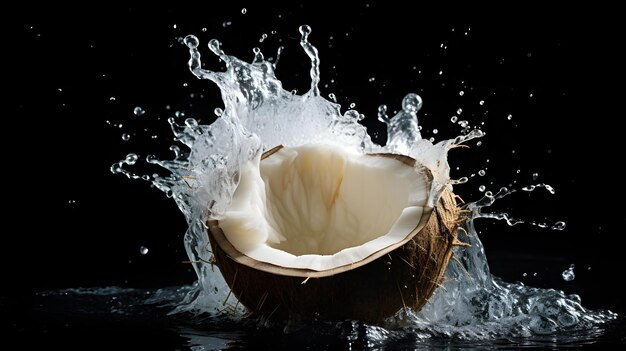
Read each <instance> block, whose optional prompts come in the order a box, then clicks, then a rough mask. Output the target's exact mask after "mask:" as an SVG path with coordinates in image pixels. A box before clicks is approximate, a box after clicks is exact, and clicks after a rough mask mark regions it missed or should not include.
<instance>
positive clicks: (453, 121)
mask: <svg viewBox="0 0 626 351" xmlns="http://www.w3.org/2000/svg"><path fill="white" fill-rule="evenodd" d="M458 120H459V117H457V116H452V117H450V122H452V123H456V121H458Z"/></svg>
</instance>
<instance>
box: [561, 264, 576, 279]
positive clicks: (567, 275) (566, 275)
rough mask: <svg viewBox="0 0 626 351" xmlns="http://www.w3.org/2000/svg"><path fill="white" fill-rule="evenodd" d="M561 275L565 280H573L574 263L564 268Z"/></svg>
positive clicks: (574, 275) (574, 276)
mask: <svg viewBox="0 0 626 351" xmlns="http://www.w3.org/2000/svg"><path fill="white" fill-rule="evenodd" d="M561 276H562V277H563V280H565V281H566V282H571V281H572V280H574V278H576V274H574V264H572V265H570V266H569V268H568V269H566V270H564V271H563V274H561Z"/></svg>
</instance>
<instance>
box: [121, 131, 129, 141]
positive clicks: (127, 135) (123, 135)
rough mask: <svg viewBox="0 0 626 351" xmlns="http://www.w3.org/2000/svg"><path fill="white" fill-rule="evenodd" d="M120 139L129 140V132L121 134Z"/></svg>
mask: <svg viewBox="0 0 626 351" xmlns="http://www.w3.org/2000/svg"><path fill="white" fill-rule="evenodd" d="M122 140H124V141H128V140H130V134H128V133H124V134H122Z"/></svg>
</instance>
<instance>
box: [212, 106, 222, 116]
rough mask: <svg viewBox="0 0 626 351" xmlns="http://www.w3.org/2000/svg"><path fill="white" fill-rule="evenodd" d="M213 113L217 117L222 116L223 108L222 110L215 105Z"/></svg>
mask: <svg viewBox="0 0 626 351" xmlns="http://www.w3.org/2000/svg"><path fill="white" fill-rule="evenodd" d="M213 113H215V115H216V116H217V117H222V115H223V114H224V110H222V109H221V108H219V107H216V108H215V110H213Z"/></svg>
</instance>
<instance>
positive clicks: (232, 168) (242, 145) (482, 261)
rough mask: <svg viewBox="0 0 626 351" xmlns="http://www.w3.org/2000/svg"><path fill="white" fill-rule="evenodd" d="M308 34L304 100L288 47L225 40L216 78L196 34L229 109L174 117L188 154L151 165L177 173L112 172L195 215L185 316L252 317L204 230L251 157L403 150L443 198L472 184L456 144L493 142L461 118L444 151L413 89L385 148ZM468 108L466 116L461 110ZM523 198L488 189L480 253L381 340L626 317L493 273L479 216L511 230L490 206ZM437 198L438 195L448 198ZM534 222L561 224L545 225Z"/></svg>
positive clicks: (503, 333)
mask: <svg viewBox="0 0 626 351" xmlns="http://www.w3.org/2000/svg"><path fill="white" fill-rule="evenodd" d="M300 33H301V41H300V45H301V46H302V48H303V49H304V51H305V53H306V54H307V55H308V57H309V59H310V60H311V69H310V76H311V86H310V89H309V90H308V91H307V92H306V93H304V94H302V95H298V94H295V93H291V92H288V91H286V90H284V89H283V88H282V83H281V81H280V80H278V79H277V78H276V76H275V70H276V68H277V64H278V57H279V56H280V53H281V51H282V48H279V50H278V55H277V59H276V60H275V62H274V63H272V62H269V61H267V60H265V59H264V56H263V53H262V52H261V50H260V49H258V48H255V49H254V50H253V53H254V59H253V61H252V62H251V63H247V62H244V61H242V60H240V59H238V58H236V57H233V56H229V55H227V54H226V53H225V51H224V50H223V49H222V45H221V43H220V42H219V41H218V40H216V39H213V40H210V41H209V43H208V46H209V49H210V51H211V52H213V54H215V55H216V56H217V57H218V58H219V59H220V60H222V61H223V62H224V63H225V65H226V70H225V71H224V72H214V71H210V70H206V69H203V68H202V61H201V54H200V50H199V49H198V47H199V44H200V42H199V40H198V39H197V38H196V37H195V36H193V35H189V36H187V37H186V38H184V43H185V45H186V46H187V48H188V49H189V53H190V60H189V68H190V70H191V72H192V73H193V74H194V75H195V76H196V77H198V78H200V79H206V80H210V81H212V82H214V83H215V84H216V85H217V86H218V87H219V88H220V90H221V94H222V100H223V102H224V109H219V110H218V109H216V110H215V114H216V116H217V117H218V118H217V120H216V121H215V122H214V123H212V124H210V125H201V124H199V123H198V122H197V121H196V120H195V119H193V118H187V119H186V120H185V121H184V124H179V122H177V120H176V119H175V118H173V117H172V118H170V119H169V120H168V122H169V124H170V126H171V128H172V131H173V133H174V136H175V138H176V140H177V141H178V142H180V143H181V144H183V145H184V146H186V148H187V149H188V151H184V150H181V148H180V147H179V146H172V147H171V148H170V150H171V151H173V152H174V155H175V157H174V159H172V160H159V159H157V158H156V157H154V156H148V157H146V161H147V162H149V163H152V164H156V165H159V166H161V167H163V168H165V169H167V170H168V171H170V174H169V175H167V176H159V175H153V176H152V177H148V178H144V177H141V176H138V175H135V174H133V173H131V172H129V171H127V170H126V169H124V167H125V166H127V165H132V164H134V163H135V162H136V161H137V159H138V156H137V155H135V154H129V155H128V156H127V157H126V159H124V160H122V161H120V162H118V163H115V164H114V165H113V166H112V167H111V171H112V172H114V173H121V174H124V175H126V176H127V177H129V178H133V179H139V178H142V179H146V180H149V181H151V182H152V184H153V185H154V186H156V187H157V188H158V189H160V190H162V191H163V192H165V193H166V194H167V196H168V197H171V198H173V199H174V200H175V201H176V203H177V205H178V207H179V208H180V210H181V211H182V212H183V214H184V215H185V217H186V218H187V222H188V224H189V228H188V230H187V232H186V234H185V238H184V242H185V248H186V250H187V253H188V255H189V258H190V261H191V262H192V265H193V267H194V269H195V271H196V273H197V275H198V278H199V284H197V285H196V287H195V288H192V289H191V290H190V291H189V292H188V293H187V295H186V297H185V299H184V300H183V301H182V302H180V303H179V304H178V305H177V307H176V309H175V311H174V312H180V311H192V312H210V313H217V314H220V315H224V314H227V315H230V316H233V315H234V316H241V315H243V313H244V311H243V308H242V307H241V306H240V305H239V304H238V303H237V301H236V299H235V298H234V296H233V295H232V294H229V293H228V292H229V289H228V287H227V285H226V283H225V282H224V279H223V277H222V276H221V275H220V274H219V271H218V270H217V268H216V267H215V266H214V265H212V264H211V257H212V253H211V252H210V249H209V248H210V245H209V243H208V237H207V235H206V228H205V227H204V223H205V221H206V220H207V219H209V218H211V219H220V218H221V216H222V215H223V213H224V212H225V211H226V209H227V208H228V207H229V204H230V201H231V199H232V196H233V193H234V190H235V189H236V187H237V184H238V180H239V178H238V174H239V173H238V172H239V169H240V167H242V165H243V164H244V163H246V162H250V161H253V162H254V160H257V162H258V156H259V154H260V153H261V152H262V151H263V150H267V149H269V148H271V147H274V146H276V145H278V144H282V145H285V146H297V145H301V144H305V143H313V142H327V143H340V144H342V145H344V146H348V147H352V148H354V149H355V150H358V151H361V152H392V153H400V154H404V155H408V156H411V157H413V158H416V159H417V160H418V161H420V162H421V163H422V164H425V165H427V166H428V167H429V168H430V169H432V170H434V172H433V173H434V178H435V179H434V181H433V188H432V191H435V192H438V191H441V190H442V189H443V187H446V186H452V185H453V184H463V183H465V182H467V179H468V178H467V177H463V178H461V179H458V180H450V179H449V176H448V175H449V165H448V162H447V152H448V151H449V150H450V149H451V148H452V147H455V146H456V145H459V144H462V143H465V142H467V141H469V140H472V139H475V138H480V137H483V136H484V135H485V133H484V132H482V131H481V130H480V129H472V127H471V126H470V124H469V122H468V121H466V120H461V121H458V117H456V116H454V117H453V118H451V121H452V122H453V123H457V124H458V125H459V126H460V127H461V128H462V134H461V135H460V136H458V137H456V138H454V139H451V140H442V141H440V142H438V143H435V144H434V143H433V142H431V141H429V140H425V139H423V138H422V135H421V133H420V126H419V123H418V113H419V111H420V109H421V107H422V105H423V102H422V99H421V98H420V97H419V96H418V95H417V94H408V95H407V96H405V98H404V99H403V101H402V108H401V110H400V111H399V112H398V113H397V114H396V115H395V116H393V117H389V116H388V114H387V106H385V105H381V106H380V107H379V109H378V119H379V120H380V121H382V122H384V123H385V124H386V126H387V133H388V141H387V144H386V145H385V146H380V145H377V144H375V143H373V142H372V140H371V138H370V136H369V134H368V133H367V130H366V128H365V127H364V126H363V125H361V124H360V123H359V121H360V120H362V119H363V118H364V115H363V114H361V113H359V112H358V111H357V110H354V109H352V108H353V107H351V109H350V110H347V111H345V112H344V113H341V106H340V105H339V104H337V103H336V102H335V101H336V98H335V97H334V95H332V96H331V97H330V99H331V100H333V101H329V100H326V99H325V98H323V97H322V96H321V95H320V91H319V87H318V85H319V82H320V60H319V55H318V51H317V49H316V48H315V46H313V45H312V44H311V43H310V42H309V36H310V35H311V28H310V27H309V26H306V25H305V26H301V27H300ZM459 95H461V96H462V95H464V92H463V91H461V92H459ZM481 104H482V103H481ZM461 112H462V111H460V110H459V111H457V113H458V114H461ZM481 175H482V174H481ZM538 188H543V189H545V190H547V191H548V192H550V193H554V189H552V187H550V186H549V185H547V184H537V185H531V186H528V187H525V188H522V189H521V190H523V191H533V190H535V189H538ZM515 191H516V190H509V189H507V188H502V189H500V190H499V191H498V192H497V193H496V194H495V195H493V194H492V193H491V192H490V191H486V192H485V193H484V197H483V198H481V199H480V200H478V201H476V202H473V203H469V204H467V205H466V206H465V209H466V210H467V211H468V212H467V221H465V223H464V224H463V230H460V231H459V236H460V239H461V240H463V241H464V242H466V243H468V244H469V245H470V247H468V248H457V249H456V251H455V258H456V259H455V261H454V262H453V263H451V264H450V265H449V267H448V269H447V271H446V276H445V277H446V280H445V284H444V285H443V286H442V287H441V288H440V289H438V291H437V293H436V294H435V295H434V296H433V297H432V298H431V300H430V301H429V302H428V304H427V305H426V306H425V307H424V308H423V309H422V310H421V311H419V312H415V311H410V310H403V311H400V312H399V313H398V314H397V315H396V316H394V317H392V318H390V319H389V320H388V321H387V322H386V326H385V327H386V329H382V328H379V327H372V328H374V329H371V328H370V329H371V330H372V331H373V333H374V334H376V335H382V336H381V337H387V335H390V333H391V331H394V330H405V331H410V332H411V333H413V334H415V335H420V336H424V337H430V336H438V335H444V336H454V337H460V338H469V339H485V338H496V337H510V336H521V337H523V336H529V335H541V334H550V333H555V332H558V331H562V330H580V331H585V330H587V329H588V328H589V327H591V326H594V325H597V324H599V323H602V322H605V321H607V320H610V319H613V318H615V314H613V313H611V312H608V311H607V312H605V311H590V310H587V309H585V308H584V307H582V306H581V304H580V298H579V297H578V296H576V295H565V294H564V293H563V292H559V291H555V290H552V289H536V288H530V287H526V286H524V285H523V284H521V283H516V284H511V283H506V282H503V281H502V280H500V279H498V278H497V277H494V276H492V275H491V273H490V271H489V267H488V265H487V260H486V257H485V252H484V249H483V246H482V243H481V242H480V240H479V238H478V235H477V233H476V230H475V227H474V221H475V219H478V218H492V219H498V220H505V221H506V222H507V223H509V224H510V225H515V224H519V223H521V222H522V221H521V220H518V219H514V218H512V217H511V216H509V215H508V214H506V213H488V212H484V211H483V209H484V208H487V207H489V206H491V205H492V204H493V203H494V202H495V201H496V200H497V199H500V198H502V197H504V196H507V195H510V194H512V193H514V192H515ZM430 198H431V199H437V198H438V196H430ZM429 205H431V206H433V205H434V204H429ZM531 224H535V225H537V226H540V227H546V228H547V227H549V226H548V225H547V224H545V223H535V222H531ZM552 228H554V229H557V230H561V229H564V228H565V224H564V223H563V222H557V223H555V224H554V225H553V226H552Z"/></svg>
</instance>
